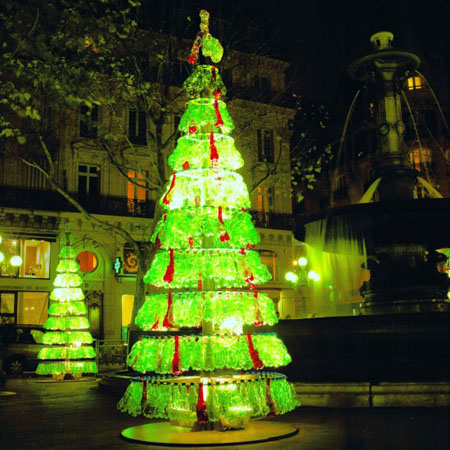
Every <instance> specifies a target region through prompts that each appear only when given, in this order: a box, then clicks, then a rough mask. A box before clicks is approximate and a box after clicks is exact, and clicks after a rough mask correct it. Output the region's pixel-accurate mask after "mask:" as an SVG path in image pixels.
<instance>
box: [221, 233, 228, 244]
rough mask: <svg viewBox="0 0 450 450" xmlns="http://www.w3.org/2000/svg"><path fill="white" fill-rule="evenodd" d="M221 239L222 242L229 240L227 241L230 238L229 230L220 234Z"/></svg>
mask: <svg viewBox="0 0 450 450" xmlns="http://www.w3.org/2000/svg"><path fill="white" fill-rule="evenodd" d="M220 240H221V241H222V242H227V241H229V240H230V236H229V235H228V232H227V231H225V233H224V234H222V236H220Z"/></svg>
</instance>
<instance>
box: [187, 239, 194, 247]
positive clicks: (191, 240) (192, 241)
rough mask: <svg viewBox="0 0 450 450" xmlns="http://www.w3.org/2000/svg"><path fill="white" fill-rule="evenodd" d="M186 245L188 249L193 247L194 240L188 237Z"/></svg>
mask: <svg viewBox="0 0 450 450" xmlns="http://www.w3.org/2000/svg"><path fill="white" fill-rule="evenodd" d="M188 243H189V247H193V246H194V239H193V238H192V237H190V238H189V239H188Z"/></svg>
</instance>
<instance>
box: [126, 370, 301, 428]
mask: <svg viewBox="0 0 450 450" xmlns="http://www.w3.org/2000/svg"><path fill="white" fill-rule="evenodd" d="M267 377H269V375H268V376H267ZM267 377H266V376H261V377H257V378H256V379H254V380H251V381H245V382H244V381H243V382H238V383H236V384H231V385H229V384H213V385H208V386H207V387H206V388H205V390H206V391H207V393H206V405H207V410H208V416H209V418H210V420H211V421H212V422H217V421H219V420H221V418H226V419H227V420H228V421H234V420H235V419H236V414H241V413H242V412H243V411H249V413H250V416H251V417H261V416H266V415H268V414H269V413H270V412H271V410H276V413H277V414H284V413H287V412H289V411H292V410H293V409H294V408H296V407H297V406H298V400H297V396H296V394H295V391H294V388H293V386H292V385H291V384H289V383H288V382H287V381H286V378H285V377H280V378H278V379H277V378H275V379H271V381H270V389H267ZM198 389H199V388H198V384H192V385H189V386H188V385H187V384H176V383H173V384H171V383H167V384H166V383H155V384H151V383H148V385H147V387H146V396H145V397H144V395H143V393H144V383H143V382H141V381H132V382H131V383H130V385H129V387H128V389H127V391H126V393H125V395H124V396H123V398H122V399H121V400H120V402H119V405H118V408H119V410H121V411H123V412H127V413H129V414H131V415H133V416H137V415H140V414H142V415H144V416H146V417H150V418H158V419H171V420H177V419H178V420H180V419H185V420H186V426H192V425H193V422H195V421H196V419H197V417H196V414H195V413H196V404H197V398H198Z"/></svg>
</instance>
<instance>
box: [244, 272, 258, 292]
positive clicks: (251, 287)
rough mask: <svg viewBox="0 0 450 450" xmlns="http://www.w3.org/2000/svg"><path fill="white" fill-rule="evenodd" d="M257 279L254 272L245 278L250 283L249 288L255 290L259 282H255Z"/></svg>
mask: <svg viewBox="0 0 450 450" xmlns="http://www.w3.org/2000/svg"><path fill="white" fill-rule="evenodd" d="M254 279H255V277H254V276H253V274H251V275H250V276H249V277H248V278H246V279H245V282H246V283H248V288H249V289H251V290H253V289H255V287H257V284H255V283H253V280H254Z"/></svg>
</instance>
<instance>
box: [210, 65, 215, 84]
mask: <svg viewBox="0 0 450 450" xmlns="http://www.w3.org/2000/svg"><path fill="white" fill-rule="evenodd" d="M211 75H212V79H213V81H216V67H215V66H211Z"/></svg>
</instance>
